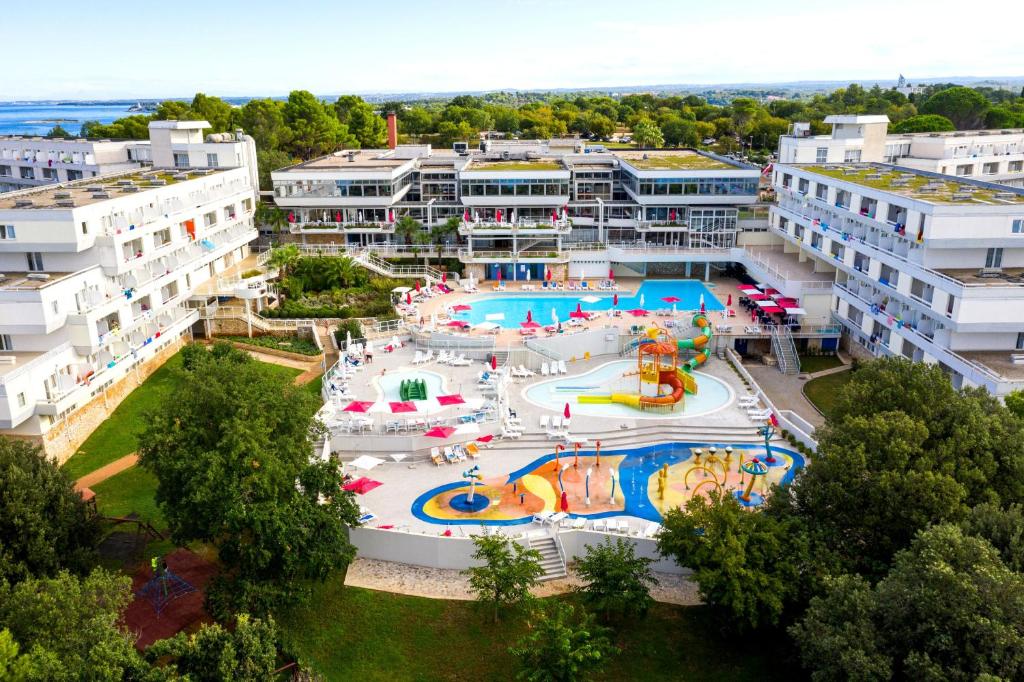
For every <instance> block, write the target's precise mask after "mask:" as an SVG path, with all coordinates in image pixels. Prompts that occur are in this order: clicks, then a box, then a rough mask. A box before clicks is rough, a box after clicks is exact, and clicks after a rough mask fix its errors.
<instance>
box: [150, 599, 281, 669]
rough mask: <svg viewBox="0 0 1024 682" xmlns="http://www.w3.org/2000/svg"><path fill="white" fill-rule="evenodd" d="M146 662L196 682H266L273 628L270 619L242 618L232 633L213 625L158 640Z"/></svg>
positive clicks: (274, 643)
mask: <svg viewBox="0 0 1024 682" xmlns="http://www.w3.org/2000/svg"><path fill="white" fill-rule="evenodd" d="M146 658H147V659H148V660H149V661H151V662H153V663H158V664H161V665H164V666H166V668H167V670H165V672H173V673H174V674H176V675H180V676H182V677H185V676H187V679H189V680H195V681H196V682H202V681H207V680H208V681H209V682H220V681H224V682H232V681H237V682H243V681H247V680H268V679H272V677H273V675H272V673H273V672H274V667H275V665H274V664H275V660H276V658H277V627H276V626H275V625H274V620H273V619H272V618H267V619H266V620H260V619H258V618H255V619H254V618H250V617H249V616H248V615H246V614H242V615H240V616H238V618H237V619H236V620H235V627H234V629H233V630H228V629H226V628H224V627H222V626H221V625H219V624H217V623H213V624H211V625H204V626H203V627H202V628H200V630H199V631H198V632H193V633H186V632H179V633H178V634H177V635H175V636H174V637H171V638H169V639H161V640H158V641H156V642H154V643H153V644H152V645H150V647H149V648H147V649H146Z"/></svg>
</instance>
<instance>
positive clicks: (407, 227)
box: [395, 215, 423, 244]
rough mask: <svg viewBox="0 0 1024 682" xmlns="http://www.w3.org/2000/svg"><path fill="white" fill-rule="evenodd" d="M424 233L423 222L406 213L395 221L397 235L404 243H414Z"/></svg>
mask: <svg viewBox="0 0 1024 682" xmlns="http://www.w3.org/2000/svg"><path fill="white" fill-rule="evenodd" d="M422 233H423V223H421V222H420V221H418V220H416V219H415V218H413V217H412V216H407V215H404V216H402V217H401V218H399V219H398V220H397V221H396V222H395V236H396V237H399V238H400V239H401V240H402V243H404V244H411V243H413V242H414V241H415V240H416V238H417V237H418V236H419V235H420V234H422Z"/></svg>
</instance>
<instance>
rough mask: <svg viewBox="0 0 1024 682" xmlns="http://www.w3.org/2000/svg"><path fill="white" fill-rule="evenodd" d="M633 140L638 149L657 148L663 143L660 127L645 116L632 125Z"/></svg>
mask: <svg viewBox="0 0 1024 682" xmlns="http://www.w3.org/2000/svg"><path fill="white" fill-rule="evenodd" d="M633 141H634V142H636V146H637V147H638V148H640V149H643V148H650V147H653V148H658V147H661V146H662V145H664V144H665V138H664V137H663V136H662V134H661V128H659V127H658V126H657V125H656V124H655V123H654V121H652V120H650V119H647V118H645V119H642V120H640V121H639V122H638V123H637V124H636V125H635V126H633Z"/></svg>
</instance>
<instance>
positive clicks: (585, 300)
mask: <svg viewBox="0 0 1024 682" xmlns="http://www.w3.org/2000/svg"><path fill="white" fill-rule="evenodd" d="M600 300H601V299H599V298H598V297H597V296H584V297H583V298H581V299H580V301H582V302H583V303H597V302H598V301H600Z"/></svg>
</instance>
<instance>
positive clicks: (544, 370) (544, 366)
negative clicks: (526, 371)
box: [540, 362, 551, 377]
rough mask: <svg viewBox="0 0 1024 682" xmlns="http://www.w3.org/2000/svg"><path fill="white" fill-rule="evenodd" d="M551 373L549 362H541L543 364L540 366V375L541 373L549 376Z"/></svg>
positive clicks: (543, 375)
mask: <svg viewBox="0 0 1024 682" xmlns="http://www.w3.org/2000/svg"><path fill="white" fill-rule="evenodd" d="M549 374H551V372H550V371H549V370H548V363H546V362H544V363H541V366H540V375H541V376H542V377H546V376H548V375H549Z"/></svg>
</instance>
